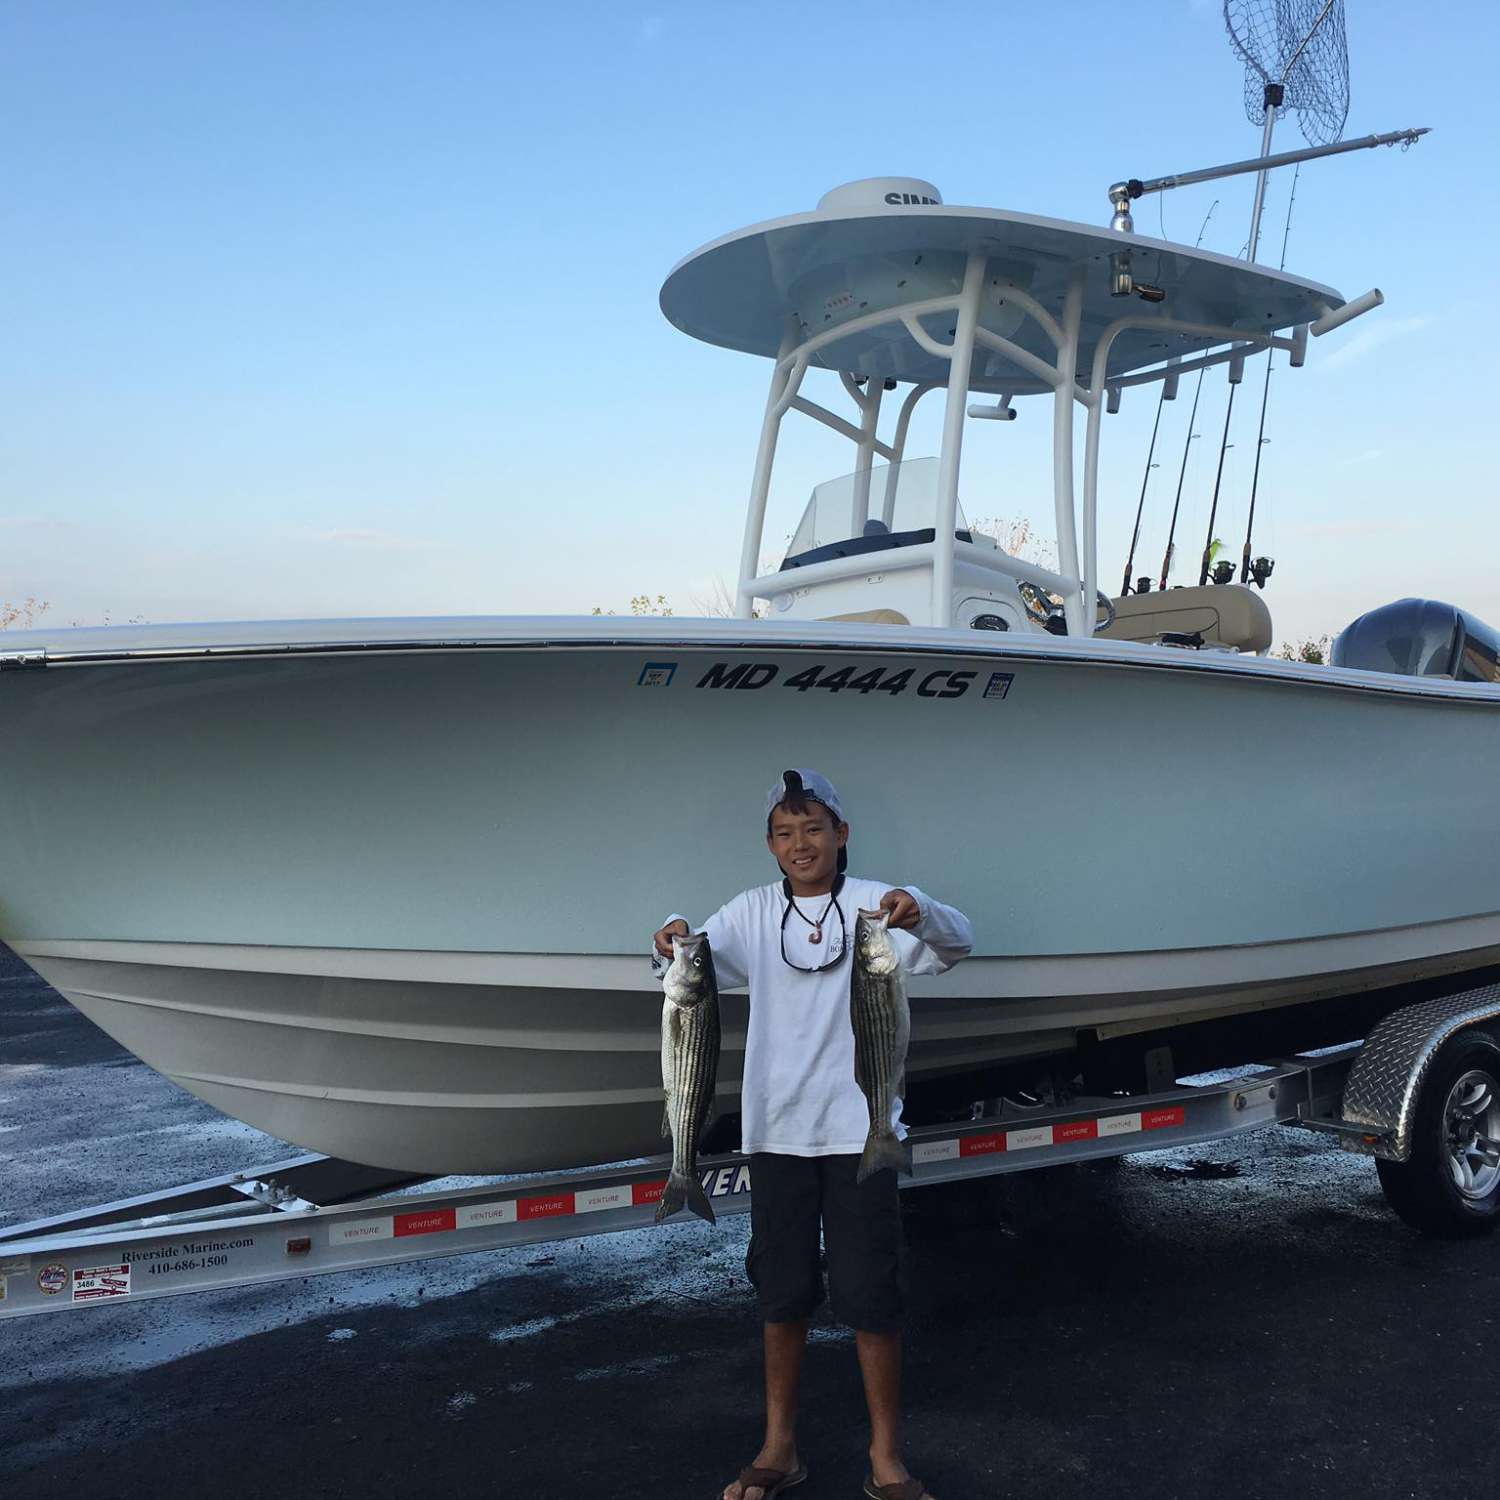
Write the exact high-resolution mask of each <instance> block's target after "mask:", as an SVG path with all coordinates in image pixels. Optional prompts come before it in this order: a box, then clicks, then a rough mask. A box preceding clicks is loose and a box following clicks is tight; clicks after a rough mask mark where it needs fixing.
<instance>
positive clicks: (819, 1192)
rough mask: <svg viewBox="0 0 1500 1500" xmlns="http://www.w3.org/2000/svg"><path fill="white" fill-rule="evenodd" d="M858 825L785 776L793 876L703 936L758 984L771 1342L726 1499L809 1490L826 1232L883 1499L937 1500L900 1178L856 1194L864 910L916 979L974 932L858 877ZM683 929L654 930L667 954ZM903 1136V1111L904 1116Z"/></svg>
mask: <svg viewBox="0 0 1500 1500" xmlns="http://www.w3.org/2000/svg"><path fill="white" fill-rule="evenodd" d="M848 840H849V824H848V823H847V822H846V821H845V819H844V813H843V808H842V806H841V805H840V802H839V797H838V793H837V792H835V791H834V789H833V787H832V785H831V784H830V783H829V782H828V780H827V779H826V778H825V777H823V776H820V775H819V774H818V773H817V772H816V771H786V772H784V773H783V774H782V778H781V780H780V781H779V782H777V784H776V785H775V786H774V787H773V788H772V789H771V791H770V793H769V795H768V796H767V799H766V847H767V848H768V849H769V850H770V851H771V855H772V857H773V858H774V859H775V860H776V863H777V864H778V865H779V866H780V868H781V873H782V877H783V878H782V879H781V880H780V881H777V882H776V883H774V884H772V885H766V886H759V887H757V888H756V889H754V890H750V891H745V892H743V893H742V894H740V895H738V896H736V897H735V898H734V900H732V901H731V902H729V904H728V905H727V906H724V907H721V908H720V910H718V911H717V912H715V913H714V914H713V916H711V917H710V918H709V919H708V921H707V922H705V923H704V924H703V930H704V931H706V932H707V933H708V936H709V942H710V943H711V944H712V947H713V954H714V968H715V970H716V972H717V974H718V979H719V984H720V985H721V986H722V987H723V988H725V989H732V988H735V987H737V986H739V985H742V984H746V983H747V982H748V984H749V987H750V1028H749V1033H748V1036H747V1038H746V1043H745V1074H744V1083H743V1085H742V1089H741V1110H742V1143H743V1149H744V1151H745V1152H746V1154H747V1155H749V1156H750V1158H751V1167H750V1181H751V1200H750V1205H751V1209H750V1222H751V1235H750V1252H749V1255H748V1256H747V1258H746V1263H745V1264H746V1270H747V1271H748V1273H749V1276H750V1280H751V1281H752V1282H753V1283H754V1285H755V1290H756V1293H757V1296H758V1297H759V1300H760V1308H761V1318H762V1321H763V1324H764V1335H765V1370H766V1437H765V1442H764V1443H763V1444H762V1446H761V1450H760V1452H759V1454H758V1455H757V1456H756V1459H755V1462H754V1463H753V1464H751V1466H750V1467H749V1468H747V1469H745V1470H744V1471H743V1472H742V1473H741V1474H740V1476H739V1478H738V1479H736V1480H735V1481H734V1482H733V1483H731V1484H730V1485H729V1486H728V1487H727V1488H726V1489H725V1490H724V1500H774V1497H775V1496H778V1495H780V1494H781V1493H782V1492H783V1491H784V1490H787V1489H790V1488H791V1487H792V1486H793V1485H795V1484H800V1483H801V1482H802V1480H804V1479H805V1478H806V1477H807V1470H806V1469H805V1468H804V1467H803V1465H802V1463H801V1461H800V1459H799V1458H798V1455H797V1443H796V1430H795V1429H796V1409H797V1381H798V1376H799V1374H800V1372H801V1368H802V1351H803V1348H804V1346H805V1344H806V1341H807V1320H808V1318H809V1316H810V1315H811V1313H812V1311H813V1309H814V1308H816V1307H817V1305H818V1304H819V1303H820V1302H821V1301H822V1300H823V1279H822V1273H821V1270H820V1263H819V1252H818V1228H819V1222H820V1220H821V1223H822V1230H823V1237H824V1241H825V1244H826V1249H827V1255H828V1279H829V1286H830V1291H831V1295H832V1306H833V1311H834V1313H835V1314H836V1315H837V1316H838V1317H839V1319H840V1320H841V1321H842V1322H845V1323H848V1324H850V1325H851V1326H852V1327H853V1328H854V1330H855V1341H856V1345H857V1347H858V1351H859V1365H860V1372H861V1374H862V1375H863V1377H864V1386H865V1400H866V1403H867V1405H868V1406H869V1410H870V1470H871V1472H870V1475H869V1477H868V1478H867V1479H866V1481H865V1494H866V1495H867V1496H869V1497H871V1500H932V1497H931V1496H930V1495H928V1493H927V1491H926V1489H925V1488H924V1486H923V1485H922V1484H921V1482H920V1481H918V1480H915V1479H913V1478H912V1477H911V1475H910V1474H909V1473H908V1472H907V1469H906V1466H905V1464H904V1463H903V1462H902V1460H901V1448H900V1438H899V1422H900V1377H901V1334H900V1328H901V1317H902V1293H901V1280H900V1274H899V1268H898V1259H899V1253H900V1244H901V1220H900V1209H899V1206H898V1204H897V1201H896V1174H895V1173H894V1172H893V1171H890V1170H889V1169H887V1170H885V1171H880V1172H877V1173H875V1175H874V1176H872V1177H870V1178H868V1179H867V1180H866V1181H865V1182H864V1183H863V1184H860V1185H856V1183H855V1180H854V1178H855V1170H856V1168H857V1166H858V1164H859V1155H860V1152H861V1150H862V1149H863V1147H864V1143H865V1136H866V1133H867V1132H868V1129H869V1118H870V1117H869V1108H868V1105H867V1104H866V1102H865V1097H864V1095H863V1094H862V1093H861V1092H860V1091H859V1086H858V1085H857V1084H856V1083H855V1081H854V1032H853V1028H852V1026H851V1024H850V1020H849V970H850V964H851V963H852V961H853V959H852V952H851V950H852V947H853V933H854V918H855V913H856V911H858V910H859V909H860V908H864V909H865V910H866V911H874V910H877V909H880V910H884V911H888V912H889V913H890V924H889V925H890V927H891V928H892V929H893V933H892V941H893V942H894V943H895V945H896V950H897V952H898V953H899V954H900V955H901V960H902V966H903V967H904V968H905V969H906V970H907V971H908V972H909V973H913V974H941V973H942V972H943V971H944V970H945V969H949V968H952V966H953V965H954V964H955V963H957V962H958V960H959V959H961V958H963V957H964V956H965V955H966V954H967V953H968V952H969V950H970V948H971V947H972V946H973V940H974V934H973V930H972V929H971V928H970V926H969V921H968V918H967V917H965V916H964V915H963V913H962V912H958V911H955V910H953V908H952V907H948V906H943V905H941V904H940V903H938V902H936V901H933V900H931V899H930V898H929V897H927V896H924V895H923V894H922V892H921V891H919V890H917V889H916V888H915V887H912V886H907V887H904V888H903V887H891V886H888V885H885V884H884V883H882V882H878V881H873V880H859V879H855V878H852V877H848V876H846V875H845V873H844V871H845V869H846V867H847V865H848V850H847V844H848ZM688 930H689V928H688V924H687V922H686V920H685V919H683V918H681V917H674V918H672V919H670V920H669V921H668V922H667V923H666V925H665V926H663V927H662V928H661V930H660V931H659V932H657V933H656V934H655V938H654V944H655V948H656V951H657V953H659V954H660V955H662V957H664V958H670V957H671V952H672V935H673V934H674V933H676V934H678V935H679V936H686V934H687V932H688ZM891 1114H892V1124H893V1125H894V1126H895V1128H896V1133H897V1134H898V1135H900V1136H903V1137H904V1136H905V1134H906V1131H905V1127H904V1126H902V1125H901V1123H900V1117H901V1101H900V1099H896V1100H894V1101H893V1103H892V1106H891Z"/></svg>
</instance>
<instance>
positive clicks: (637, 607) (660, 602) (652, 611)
mask: <svg viewBox="0 0 1500 1500" xmlns="http://www.w3.org/2000/svg"><path fill="white" fill-rule="evenodd" d="M593 613H594V614H596V615H612V614H614V613H615V611H614V610H612V609H600V608H599V606H598V605H597V604H596V605H595V606H594V608H593ZM630 613H631V614H633V615H669V614H671V613H672V606H671V605H670V604H668V603H667V596H666V595H665V594H658V595H657V596H656V598H655V599H653V598H652V597H651V595H650V594H637V595H636V596H635V597H634V598H633V599H632V600H631V601H630Z"/></svg>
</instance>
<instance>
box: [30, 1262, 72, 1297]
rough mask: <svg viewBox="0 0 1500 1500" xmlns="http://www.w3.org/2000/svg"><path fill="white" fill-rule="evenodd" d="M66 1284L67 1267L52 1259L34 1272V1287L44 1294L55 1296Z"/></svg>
mask: <svg viewBox="0 0 1500 1500" xmlns="http://www.w3.org/2000/svg"><path fill="white" fill-rule="evenodd" d="M67 1285H68V1268H67V1267H66V1266H64V1265H60V1264H59V1263H58V1262H56V1261H53V1262H52V1264H51V1265H46V1266H43V1267H42V1269H41V1270H40V1271H38V1272H37V1273H36V1289H37V1291H39V1292H41V1293H42V1294H43V1295H44V1296H47V1297H55V1296H56V1295H57V1294H58V1293H59V1292H61V1291H63V1290H65V1289H66V1287H67Z"/></svg>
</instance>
